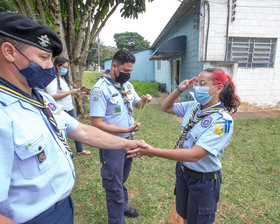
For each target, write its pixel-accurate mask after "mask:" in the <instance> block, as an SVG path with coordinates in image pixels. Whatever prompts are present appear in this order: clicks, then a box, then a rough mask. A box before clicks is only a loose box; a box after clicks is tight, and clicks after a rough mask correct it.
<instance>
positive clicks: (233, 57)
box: [227, 37, 276, 68]
mask: <svg viewBox="0 0 280 224" xmlns="http://www.w3.org/2000/svg"><path fill="white" fill-rule="evenodd" d="M275 46H276V39H270V38H242V37H230V38H229V42H228V46H227V61H238V63H239V65H238V66H239V67H246V68H256V67H267V68H272V67H273V63H274V55H275Z"/></svg>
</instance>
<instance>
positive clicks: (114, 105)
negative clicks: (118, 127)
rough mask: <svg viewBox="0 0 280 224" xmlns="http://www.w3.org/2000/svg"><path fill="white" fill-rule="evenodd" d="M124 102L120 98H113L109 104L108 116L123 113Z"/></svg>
mask: <svg viewBox="0 0 280 224" xmlns="http://www.w3.org/2000/svg"><path fill="white" fill-rule="evenodd" d="M122 102H123V100H122V99H121V98H120V97H111V98H110V102H109V104H108V108H107V113H108V115H118V114H121V113H122V109H123V108H122V106H121V104H122Z"/></svg>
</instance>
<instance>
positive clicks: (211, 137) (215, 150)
mask: <svg viewBox="0 0 280 224" xmlns="http://www.w3.org/2000/svg"><path fill="white" fill-rule="evenodd" d="M232 133H233V123H231V127H230V129H229V132H225V119H224V118H223V117H222V116H221V117H220V118H217V119H213V122H212V123H211V125H210V126H209V127H208V128H207V130H205V131H204V132H203V134H202V135H201V136H200V138H199V139H198V141H197V142H196V144H197V145H198V146H200V147H202V148H204V149H205V150H207V151H208V152H210V153H211V154H213V155H215V156H219V154H220V153H221V150H223V149H224V148H225V147H226V146H227V145H228V144H229V142H230V139H231V136H232ZM222 153H223V152H222Z"/></svg>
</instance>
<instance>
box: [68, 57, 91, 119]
mask: <svg viewBox="0 0 280 224" xmlns="http://www.w3.org/2000/svg"><path fill="white" fill-rule="evenodd" d="M70 66H71V74H72V80H73V88H81V87H82V79H83V72H84V66H80V65H79V63H77V62H76V61H74V62H73V63H72V64H71V65H70ZM81 68H82V69H81ZM73 103H74V107H75V111H76V113H77V114H78V115H80V116H82V117H83V118H85V117H86V116H87V115H88V112H87V110H86V97H85V96H84V95H83V94H82V93H78V94H76V95H75V96H73Z"/></svg>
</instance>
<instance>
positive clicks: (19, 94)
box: [0, 77, 73, 158]
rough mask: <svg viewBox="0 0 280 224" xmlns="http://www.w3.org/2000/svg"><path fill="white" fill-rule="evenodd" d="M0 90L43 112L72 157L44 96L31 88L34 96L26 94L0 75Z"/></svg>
mask: <svg viewBox="0 0 280 224" xmlns="http://www.w3.org/2000/svg"><path fill="white" fill-rule="evenodd" d="M0 92H2V93H5V94H7V95H9V96H12V97H14V98H17V99H19V100H22V101H24V102H26V103H29V104H31V105H33V106H35V107H37V108H39V109H41V110H42V112H43V113H44V114H45V116H46V117H47V118H48V121H49V123H50V124H51V127H52V129H53V130H54V132H55V134H56V135H57V137H58V138H59V140H60V141H61V142H62V143H63V145H64V146H65V148H66V149H67V150H68V151H69V152H70V154H71V157H72V158H73V153H72V151H71V149H70V147H69V145H68V143H67V142H66V140H65V138H64V137H63V135H62V133H61V131H60V129H59V127H58V125H57V123H56V121H55V119H54V117H53V114H52V112H51V111H50V109H49V108H48V107H47V106H46V100H45V99H44V97H43V96H42V95H41V94H40V93H39V92H38V91H37V90H36V89H34V88H33V89H32V93H33V95H34V97H32V96H30V95H28V94H27V93H25V92H24V91H22V90H20V89H19V88H17V87H16V86H14V85H12V84H11V83H10V82H8V81H6V80H4V79H2V78H1V77H0Z"/></svg>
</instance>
